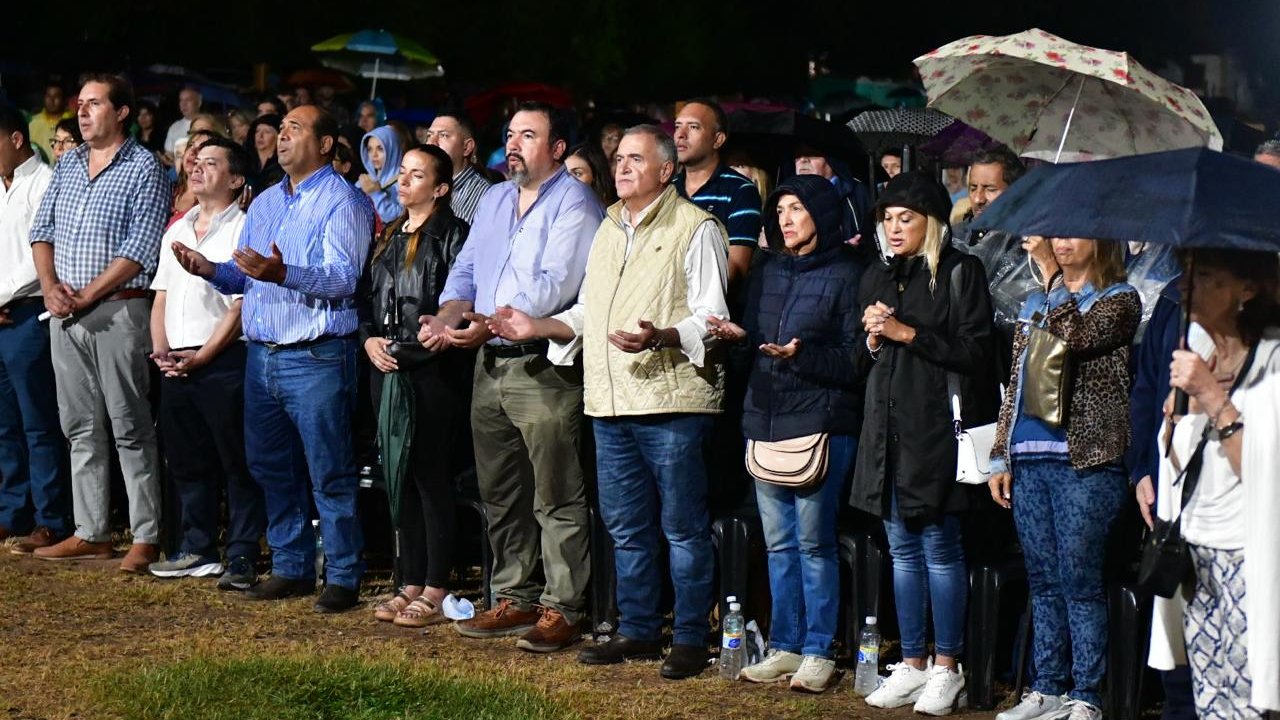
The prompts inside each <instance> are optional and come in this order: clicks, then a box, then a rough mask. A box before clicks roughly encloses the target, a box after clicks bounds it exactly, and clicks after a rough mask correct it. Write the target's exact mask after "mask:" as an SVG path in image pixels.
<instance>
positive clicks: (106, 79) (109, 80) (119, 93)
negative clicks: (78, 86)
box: [84, 73, 137, 117]
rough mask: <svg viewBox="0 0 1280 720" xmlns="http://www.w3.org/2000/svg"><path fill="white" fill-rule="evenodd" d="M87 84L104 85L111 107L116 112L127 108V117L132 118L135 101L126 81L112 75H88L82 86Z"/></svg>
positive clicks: (135, 105)
mask: <svg viewBox="0 0 1280 720" xmlns="http://www.w3.org/2000/svg"><path fill="white" fill-rule="evenodd" d="M89 83H100V84H102V85H106V86H107V99H108V100H110V101H111V106H112V107H114V108H115V109H117V110H119V109H120V108H122V107H127V108H129V116H130V117H131V116H133V114H134V108H136V107H137V101H136V100H134V99H133V86H132V85H130V84H129V81H128V80H125V79H124V78H122V77H120V76H119V75H114V74H112V73H89V74H87V75H85V76H84V85H88V84H89Z"/></svg>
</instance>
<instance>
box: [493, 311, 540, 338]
mask: <svg viewBox="0 0 1280 720" xmlns="http://www.w3.org/2000/svg"><path fill="white" fill-rule="evenodd" d="M489 332H491V333H493V334H494V335H497V336H498V337H500V338H502V339H503V340H510V341H511V342H526V341H529V340H533V339H535V338H537V337H538V334H537V330H536V328H535V327H534V320H533V318H531V317H529V314H528V313H526V312H524V311H522V310H517V309H515V308H513V307H511V306H510V305H504V306H503V307H500V308H498V309H497V310H496V311H494V313H493V314H492V315H490V316H489Z"/></svg>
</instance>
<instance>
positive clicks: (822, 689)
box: [790, 680, 833, 695]
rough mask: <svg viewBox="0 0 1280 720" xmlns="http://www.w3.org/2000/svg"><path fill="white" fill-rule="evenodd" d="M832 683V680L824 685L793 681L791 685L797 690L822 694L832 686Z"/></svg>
mask: <svg viewBox="0 0 1280 720" xmlns="http://www.w3.org/2000/svg"><path fill="white" fill-rule="evenodd" d="M832 684H833V683H832V682H831V681H830V680H828V681H827V684H826V685H823V686H822V687H814V686H812V685H805V684H804V683H797V682H794V681H793V682H792V683H791V685H790V687H791V689H792V690H795V691H796V692H802V693H812V694H814V695H821V694H822V693H824V692H826V691H827V690H828V689H829V688H830V687H831V686H832Z"/></svg>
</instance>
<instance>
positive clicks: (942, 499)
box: [850, 174, 999, 520]
mask: <svg viewBox="0 0 1280 720" xmlns="http://www.w3.org/2000/svg"><path fill="white" fill-rule="evenodd" d="M912 175H915V177H912ZM882 198H883V199H882V200H881V202H880V204H879V207H880V208H884V207H892V206H899V207H909V208H912V209H913V210H916V211H918V212H922V213H925V214H927V215H930V216H932V217H934V218H937V219H938V220H941V221H942V222H943V223H945V222H946V218H947V215H948V213H949V209H950V204H951V201H950V198H949V197H948V196H947V195H946V191H945V190H944V189H943V188H942V186H941V185H939V184H938V183H937V181H935V180H932V178H928V177H926V176H922V175H917V174H904V175H900V176H898V177H897V178H894V180H893V181H891V182H890V183H889V186H888V187H887V188H886V189H885V192H884V195H883V196H882ZM957 266H958V269H957ZM953 278H955V279H957V280H958V281H959V287H958V288H957V289H956V295H957V298H958V300H959V304H958V306H957V304H956V303H953V302H952V290H951V283H952V279H953ZM931 279H932V280H934V284H933V286H932V287H931V286H930V280H931ZM858 300H859V302H858V310H857V315H858V317H859V318H861V317H862V312H863V311H864V310H865V309H866V308H867V307H868V306H870V305H873V304H875V303H876V302H877V301H878V302H883V303H884V304H885V305H888V306H889V307H892V308H894V310H895V317H896V318H897V319H898V320H899V321H901V322H902V323H904V324H906V325H908V326H910V327H912V328H914V329H915V331H916V337H915V339H914V340H913V341H912V342H911V343H910V344H903V343H898V342H893V341H888V340H886V341H885V342H884V344H882V345H881V348H880V351H879V352H878V353H877V354H876V355H875V356H872V355H871V353H870V351H869V350H868V349H867V345H866V341H867V335H866V333H865V331H863V330H862V329H861V328H859V330H858V338H857V345H856V348H855V353H856V357H857V360H858V367H859V368H860V369H861V370H862V371H863V372H865V373H866V378H867V388H866V403H865V405H864V406H863V411H864V420H863V425H862V434H861V435H860V437H859V441H858V457H857V460H856V461H855V462H856V464H855V471H854V478H853V483H852V485H853V487H852V493H851V496H850V504H851V505H853V506H854V507H856V508H858V509H860V510H863V511H866V512H869V513H871V514H873V515H876V516H879V517H885V516H886V515H887V514H888V509H889V506H890V503H889V498H890V492H891V491H894V490H896V492H897V495H898V510H899V514H900V515H901V517H902V519H908V520H909V519H919V520H935V519H937V518H938V517H939V516H941V515H942V514H945V513H952V512H958V511H962V510H967V509H969V508H970V507H972V506H973V503H974V502H975V501H977V502H980V501H981V496H985V495H986V490H985V489H981V490H980V492H979V491H975V490H973V489H972V488H971V487H970V486H963V485H959V484H957V483H956V481H955V468H956V440H955V433H954V431H953V428H952V421H951V406H950V402H949V400H948V394H947V374H948V373H955V374H956V375H957V376H958V379H959V381H960V397H961V407H962V416H963V423H962V424H963V425H964V427H974V426H977V425H982V424H985V423H989V422H992V421H994V420H995V419H996V413H997V409H998V407H999V396H998V393H997V387H998V380H997V372H998V371H997V369H996V368H997V366H996V364H995V360H994V356H993V354H992V350H993V347H994V345H993V343H994V337H993V334H994V332H995V329H994V324H993V322H992V319H991V296H990V294H989V293H988V290H987V279H986V274H985V272H984V271H983V269H982V263H981V262H979V261H978V259H977V258H975V257H972V256H969V255H965V254H964V253H962V252H960V251H958V250H956V249H955V248H953V247H951V246H950V243H948V242H945V240H944V242H943V249H942V252H941V254H940V256H939V261H938V269H937V275H936V278H933V277H931V275H930V273H929V268H928V266H927V264H926V263H925V259H924V257H923V256H922V255H916V256H914V257H910V258H907V257H901V256H897V257H894V258H893V259H892V260H891V261H890V262H889V264H888V265H873V266H871V267H869V268H867V271H866V273H864V274H863V277H862V283H861V288H860V291H859V298H858ZM971 495H974V497H970V496H971ZM987 504H988V505H990V504H991V503H990V500H988V501H987Z"/></svg>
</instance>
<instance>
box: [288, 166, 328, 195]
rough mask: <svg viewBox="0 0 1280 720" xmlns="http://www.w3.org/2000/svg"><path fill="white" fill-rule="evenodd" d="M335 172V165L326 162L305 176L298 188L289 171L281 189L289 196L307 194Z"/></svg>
mask: <svg viewBox="0 0 1280 720" xmlns="http://www.w3.org/2000/svg"><path fill="white" fill-rule="evenodd" d="M333 173H334V170H333V165H330V164H329V163H325V164H324V165H321V166H320V167H319V168H318V169H316V171H315V172H313V173H311V174H310V175H308V176H306V177H305V178H303V180H302V182H300V183H298V187H296V188H295V187H293V178H291V177H289V174H288V173H285V176H284V182H282V183H280V185H281V189H283V190H284V194H285V197H288V198H293V197H294V196H300V195H305V194H306V193H307V192H308V191H309V190H312V189H313V188H315V187H316V186H317V185H319V184H320V183H322V182H324V181H325V179H326V178H328V177H329V176H330V175H332V174H333Z"/></svg>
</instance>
